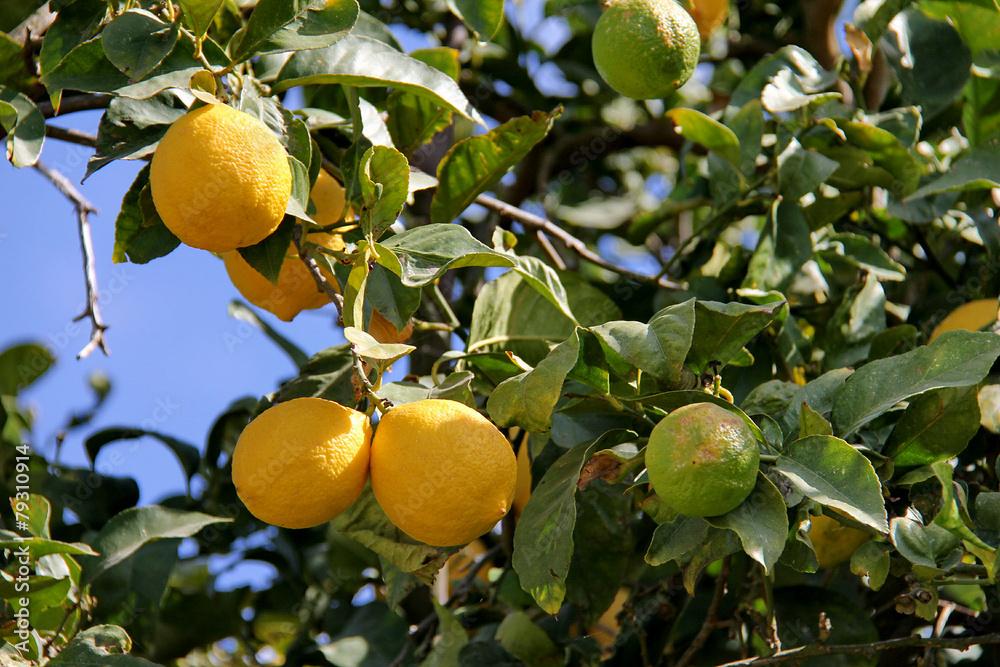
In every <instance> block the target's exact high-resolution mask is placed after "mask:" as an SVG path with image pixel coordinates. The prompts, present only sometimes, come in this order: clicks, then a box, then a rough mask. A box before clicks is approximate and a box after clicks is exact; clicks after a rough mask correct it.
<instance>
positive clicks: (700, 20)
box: [684, 0, 729, 42]
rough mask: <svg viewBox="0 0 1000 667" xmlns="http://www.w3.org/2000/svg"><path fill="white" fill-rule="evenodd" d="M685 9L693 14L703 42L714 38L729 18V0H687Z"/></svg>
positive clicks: (692, 16)
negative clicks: (713, 34)
mask: <svg viewBox="0 0 1000 667" xmlns="http://www.w3.org/2000/svg"><path fill="white" fill-rule="evenodd" d="M684 8H685V9H687V10H688V13H690V14H691V18H693V19H694V23H695V25H697V26H698V33H699V34H700V35H701V41H703V42H704V41H705V40H707V39H708V38H709V37H711V36H712V33H713V32H715V31H716V30H717V29H718V28H719V27H720V26H722V24H723V23H725V22H726V17H727V16H729V0H687V2H686V3H685V7H684Z"/></svg>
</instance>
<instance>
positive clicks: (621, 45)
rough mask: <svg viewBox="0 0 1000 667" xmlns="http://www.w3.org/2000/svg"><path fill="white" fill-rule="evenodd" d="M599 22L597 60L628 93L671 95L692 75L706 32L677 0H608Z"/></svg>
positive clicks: (611, 82)
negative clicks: (700, 28)
mask: <svg viewBox="0 0 1000 667" xmlns="http://www.w3.org/2000/svg"><path fill="white" fill-rule="evenodd" d="M605 4H606V9H605V10H604V13H603V14H601V18H600V19H598V21H597V26H596V27H595V28H594V37H593V41H592V42H591V44H592V47H593V52H594V65H596V66H597V71H598V73H599V74H600V75H601V78H603V79H604V80H605V81H607V82H608V85H609V86H611V87H612V88H614V89H615V90H617V91H618V92H619V93H621V94H622V95H625V96H626V97H631V98H633V99H636V100H646V99H653V98H658V97H664V96H666V95H668V94H669V93H670V92H671V91H673V90H674V89H675V88H677V87H678V86H681V85H682V84H684V82H685V81H687V80H688V79H690V78H691V74H692V73H693V72H694V68H695V66H696V65H697V64H698V55H699V54H700V53H701V36H700V35H699V34H698V26H697V24H695V22H694V19H692V18H691V15H690V14H688V12H687V11H686V10H685V9H684V8H683V7H681V6H680V5H679V4H677V3H676V2H674V0H609V1H608V2H606V3H605Z"/></svg>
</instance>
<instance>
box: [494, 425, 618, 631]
mask: <svg viewBox="0 0 1000 667" xmlns="http://www.w3.org/2000/svg"><path fill="white" fill-rule="evenodd" d="M632 437H635V436H634V434H633V433H631V432H629V431H610V432H608V433H605V434H604V435H603V436H601V437H600V438H598V439H597V440H594V441H592V442H585V443H581V444H579V445H577V446H576V447H573V449H571V450H569V451H568V452H566V453H564V454H563V455H562V456H560V457H559V458H558V459H557V460H556V462H555V463H553V464H552V465H551V466H550V467H549V469H548V470H547V471H546V472H545V475H544V476H543V477H542V479H541V480H539V482H538V484H537V485H536V486H535V488H534V489H533V490H532V492H531V498H530V499H529V500H528V502H527V504H526V505H525V506H524V510H522V512H521V518H520V520H519V521H518V524H517V530H516V531H515V532H514V556H513V559H512V563H513V566H514V571H515V572H517V576H518V577H519V578H520V580H521V587H522V588H523V589H524V590H525V591H527V592H528V593H530V594H531V596H532V597H533V598H535V602H537V603H538V606H539V607H541V608H542V609H543V610H545V611H546V612H548V613H549V614H555V613H556V612H558V611H559V608H560V607H561V606H562V603H563V600H564V599H565V596H566V576H567V574H568V573H569V566H570V561H571V560H572V557H573V531H574V529H575V527H576V491H577V485H576V483H577V480H579V479H580V471H581V470H583V464H584V463H586V462H587V461H588V460H589V459H590V457H591V455H592V454H593V453H594V452H596V451H598V450H599V449H606V448H608V447H612V446H614V445H616V444H618V443H620V442H624V441H625V440H627V439H629V438H632Z"/></svg>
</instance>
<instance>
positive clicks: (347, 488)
mask: <svg viewBox="0 0 1000 667" xmlns="http://www.w3.org/2000/svg"><path fill="white" fill-rule="evenodd" d="M372 430H373V429H372V425H371V422H370V421H369V420H368V417H367V416H366V415H364V414H363V413H361V412H358V411H356V410H352V409H350V408H346V407H344V406H342V405H340V404H338V403H334V402H333V401H327V400H324V399H321V398H296V399H292V400H290V401H286V402H284V403H279V404H277V405H275V406H273V407H271V408H269V409H267V410H265V411H264V412H263V413H261V414H260V415H259V416H258V417H257V418H256V419H254V420H253V421H252V422H250V424H249V425H247V427H246V428H245V429H244V430H243V433H242V434H241V435H240V438H239V440H238V441H237V444H236V450H235V451H234V452H233V483H234V484H235V486H236V491H237V494H238V495H239V497H240V499H241V500H242V501H243V503H244V504H245V505H246V506H247V509H249V510H250V512H251V513H252V514H253V515H254V516H256V517H257V518H258V519H261V520H262V521H266V522H268V523H271V524H274V525H276V526H282V527H285V528H309V527H312V526H317V525H319V524H321V523H324V522H326V521H329V520H330V519H332V518H334V517H335V516H337V515H338V514H340V513H341V512H343V511H344V510H345V509H347V508H348V507H349V506H350V505H351V503H353V502H354V501H355V500H356V499H357V497H358V496H359V495H360V494H361V492H362V491H363V490H364V487H365V483H366V481H367V480H368V478H369V476H370V477H371V484H372V491H373V492H374V494H375V498H376V500H378V503H379V505H380V506H381V507H382V509H383V510H384V511H385V513H386V515H387V516H388V517H389V520H390V521H392V523H393V524H395V525H396V526H397V527H398V528H399V529H400V530H402V531H403V532H404V533H406V534H407V535H409V536H410V537H412V538H414V539H415V540H419V541H421V542H425V543H427V544H431V545H434V546H454V545H460V544H466V543H468V542H471V541H472V540H473V539H475V538H477V537H479V536H480V535H482V534H483V533H486V532H488V531H489V530H490V529H492V528H493V526H495V525H496V523H497V522H498V521H499V520H500V519H502V518H503V517H504V516H505V515H506V514H507V511H508V510H509V509H510V508H511V505H512V503H513V501H514V494H515V481H516V477H517V463H516V460H515V457H514V452H513V449H512V448H511V446H510V443H509V442H508V441H507V438H505V437H504V435H503V434H502V433H501V432H500V430H499V429H497V427H496V426H494V425H493V424H492V423H491V422H490V421H489V420H487V419H486V418H485V417H483V416H482V415H480V414H479V413H478V412H477V411H476V410H473V409H472V408H470V407H468V406H466V405H464V404H462V403H458V402H456V401H448V400H441V399H427V400H422V401H417V402H414V403H406V404H403V405H400V406H398V407H396V408H393V409H392V410H389V411H388V412H386V413H385V414H384V415H383V416H382V419H381V420H380V421H379V424H378V428H377V429H375V434H374V436H372Z"/></svg>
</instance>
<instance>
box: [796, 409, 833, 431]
mask: <svg viewBox="0 0 1000 667" xmlns="http://www.w3.org/2000/svg"><path fill="white" fill-rule="evenodd" d="M799 435H800V436H801V437H803V438H805V437H807V436H810V435H833V426H832V425H831V424H830V422H828V421H827V420H826V419H824V418H823V415H821V414H820V413H818V412H816V411H815V410H813V409H812V408H811V407H809V404H808V403H803V404H802V411H801V412H800V413H799Z"/></svg>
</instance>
